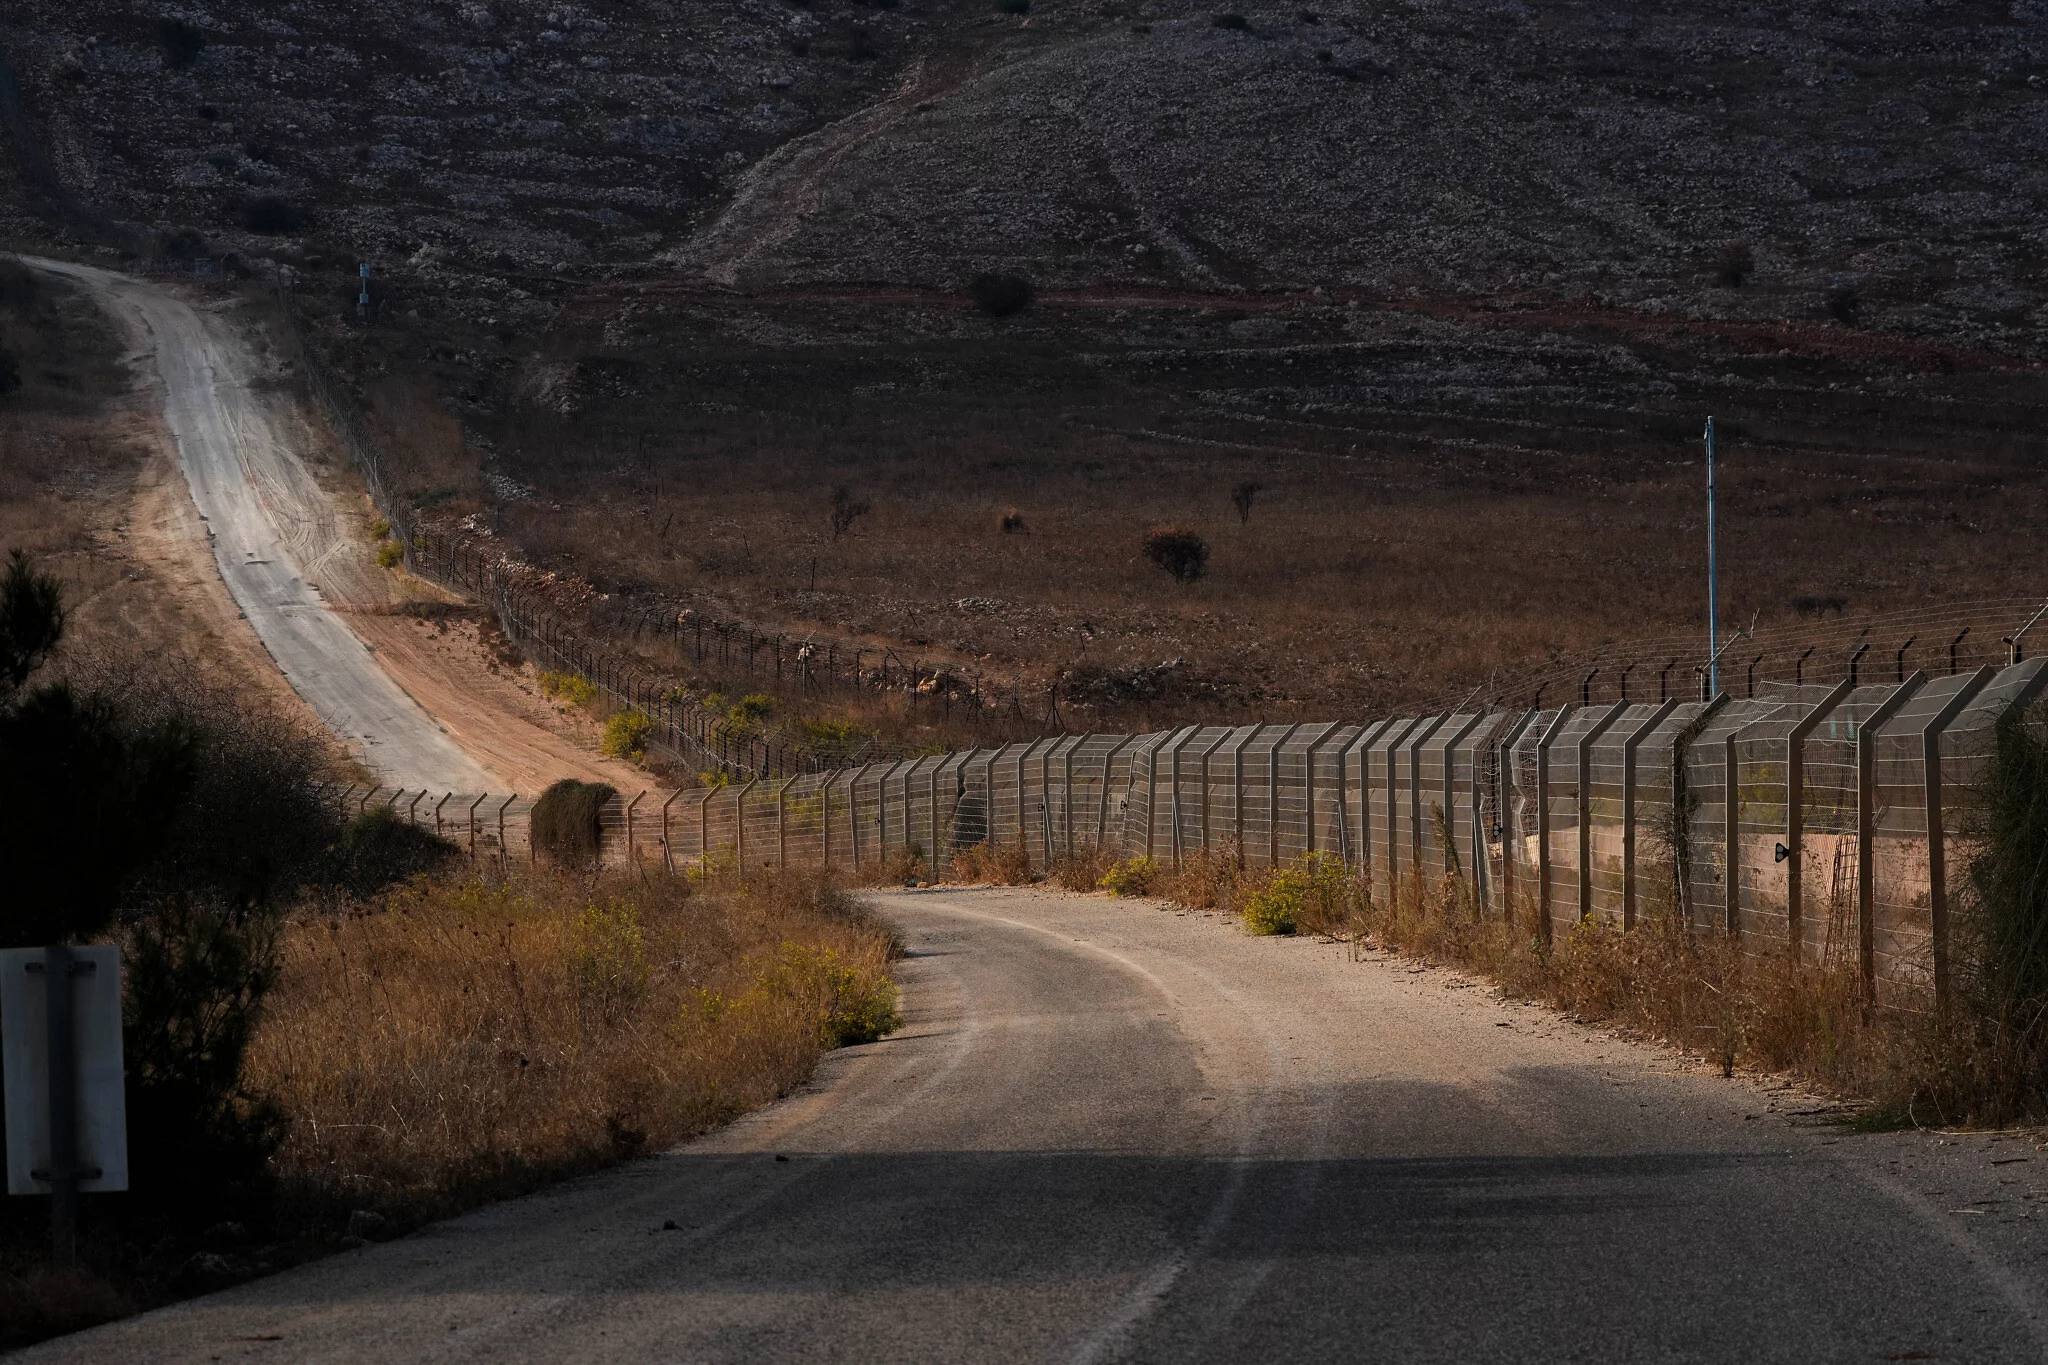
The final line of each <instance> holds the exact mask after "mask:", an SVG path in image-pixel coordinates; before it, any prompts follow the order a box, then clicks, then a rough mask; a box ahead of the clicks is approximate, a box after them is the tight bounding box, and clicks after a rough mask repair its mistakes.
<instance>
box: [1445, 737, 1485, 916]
mask: <svg viewBox="0 0 2048 1365" xmlns="http://www.w3.org/2000/svg"><path fill="white" fill-rule="evenodd" d="M1485 719H1486V712H1484V711H1478V712H1474V713H1473V716H1472V719H1470V720H1468V721H1466V722H1465V724H1464V725H1463V726H1462V727H1460V728H1459V730H1458V732H1457V733H1456V734H1454V735H1452V736H1451V737H1450V738H1449V739H1447V740H1445V741H1444V786H1443V791H1444V799H1443V812H1444V848H1443V854H1444V856H1443V864H1444V871H1445V872H1446V873H1449V872H1450V870H1451V863H1452V861H1453V860H1454V859H1455V858H1456V857H1457V856H1458V854H1457V847H1456V846H1457V842H1458V816H1457V813H1456V808H1457V799H1458V796H1457V791H1456V786H1457V776H1458V746H1459V745H1460V744H1463V743H1464V742H1465V739H1466V737H1467V736H1469V735H1470V734H1471V733H1472V732H1473V731H1474V730H1476V729H1478V728H1479V722H1481V721H1483V720H1485ZM1472 789H1473V790H1474V791H1477V790H1478V789H1479V756H1478V754H1476V753H1475V754H1474V755H1473V756H1472ZM1474 810H1475V815H1474V826H1473V827H1474V828H1475V829H1476V828H1477V827H1478V825H1477V815H1476V810H1477V807H1475V808H1474ZM1474 875H1475V879H1476V876H1477V874H1476V873H1475V874H1474ZM1475 885H1476V880H1475Z"/></svg>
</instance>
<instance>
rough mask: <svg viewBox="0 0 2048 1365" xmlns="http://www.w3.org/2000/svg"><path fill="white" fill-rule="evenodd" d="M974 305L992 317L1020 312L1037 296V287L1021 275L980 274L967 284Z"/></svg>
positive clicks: (1001, 316) (1003, 316)
mask: <svg viewBox="0 0 2048 1365" xmlns="http://www.w3.org/2000/svg"><path fill="white" fill-rule="evenodd" d="M967 293H968V296H969V297H970V298H972V299H973V300H974V306H975V307H977V308H979V309H980V310H981V311H982V312H984V313H986V314H988V315H989V316H990V317H992V318H1006V317H1010V316H1012V315H1013V314H1017V313H1021V312H1023V311H1024V310H1025V309H1026V308H1029V307H1030V306H1031V302H1032V300H1033V299H1035V298H1037V297H1038V289H1037V287H1036V286H1035V285H1033V284H1032V283H1031V281H1029V280H1027V279H1025V278H1024V277H1023V276H1022V275H1003V274H994V273H989V274H981V275H976V276H975V277H974V278H973V279H972V280H971V281H969V282H968V285H967Z"/></svg>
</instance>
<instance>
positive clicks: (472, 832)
mask: <svg viewBox="0 0 2048 1365" xmlns="http://www.w3.org/2000/svg"><path fill="white" fill-rule="evenodd" d="M489 795H490V793H489V792H484V793H483V794H482V795H480V796H478V797H477V799H476V800H474V801H472V802H470V803H469V856H470V857H472V858H474V857H476V808H477V807H478V806H481V805H482V804H483V803H484V798H485V797H487V796H489Z"/></svg>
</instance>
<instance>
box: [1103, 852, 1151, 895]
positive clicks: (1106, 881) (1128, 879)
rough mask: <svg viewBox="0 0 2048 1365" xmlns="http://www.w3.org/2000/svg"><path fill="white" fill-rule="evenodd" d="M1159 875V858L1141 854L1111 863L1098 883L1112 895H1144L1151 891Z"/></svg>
mask: <svg viewBox="0 0 2048 1365" xmlns="http://www.w3.org/2000/svg"><path fill="white" fill-rule="evenodd" d="M1159 876H1160V867H1159V861H1158V859H1156V858H1148V857H1146V856H1145V855H1143V854H1139V855H1138V856H1137V857H1135V858H1125V859H1124V860H1123V861H1122V862H1118V863H1112V864H1110V868H1109V871H1107V872H1105V873H1103V874H1102V879H1101V880H1100V881H1098V882H1097V883H1096V885H1097V886H1098V887H1100V888H1101V889H1102V890H1104V891H1107V892H1108V893H1109V894H1110V895H1112V896H1144V895H1149V894H1150V893H1151V891H1152V888H1153V886H1154V884H1155V883H1157V882H1158V880H1159Z"/></svg>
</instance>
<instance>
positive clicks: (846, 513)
mask: <svg viewBox="0 0 2048 1365" xmlns="http://www.w3.org/2000/svg"><path fill="white" fill-rule="evenodd" d="M874 510H875V509H874V507H873V506H872V505H871V504H870V503H868V502H867V501H865V500H864V499H861V498H857V497H855V496H854V495H853V490H852V489H851V488H848V487H847V486H846V485H845V484H841V485H840V486H839V487H837V488H835V489H833V490H832V539H834V540H837V539H839V537H841V536H843V535H845V534H846V533H847V532H848V531H850V530H852V529H853V524H854V523H855V522H856V521H859V520H860V519H861V518H862V517H864V516H866V515H867V514H868V513H870V512H872V511H874Z"/></svg>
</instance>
